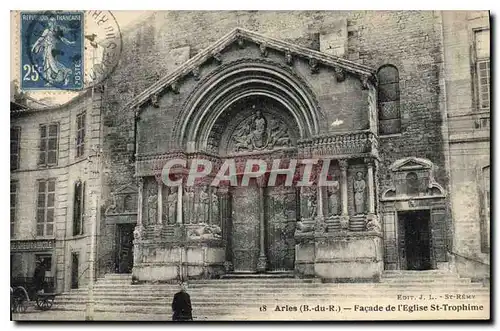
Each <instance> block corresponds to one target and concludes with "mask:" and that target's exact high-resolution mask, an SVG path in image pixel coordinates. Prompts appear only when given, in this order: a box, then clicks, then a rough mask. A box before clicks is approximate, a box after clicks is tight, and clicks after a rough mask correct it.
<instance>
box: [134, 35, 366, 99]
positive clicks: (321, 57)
mask: <svg viewBox="0 0 500 331" xmlns="http://www.w3.org/2000/svg"><path fill="white" fill-rule="evenodd" d="M235 42H238V43H244V42H253V43H256V44H258V45H259V48H260V49H261V52H266V50H267V49H274V50H277V51H281V52H283V53H284V54H286V55H287V56H288V55H290V56H292V57H301V58H305V59H308V60H309V61H310V62H313V63H314V65H319V64H321V65H324V66H329V67H333V68H334V69H335V71H336V72H339V73H340V72H343V71H345V72H349V73H352V74H355V75H358V76H360V77H362V81H363V82H366V81H372V82H376V76H375V70H374V69H372V68H370V67H368V66H365V65H362V64H359V63H356V62H352V61H349V60H346V59H343V58H340V57H337V56H334V55H330V54H325V53H322V52H319V51H315V50H312V49H309V48H306V47H302V46H298V45H295V44H292V43H288V42H285V41H282V40H278V39H274V38H269V37H266V36H263V35H261V34H258V33H255V32H252V31H248V30H245V29H241V28H236V29H234V30H233V31H231V32H230V33H228V34H227V35H225V36H224V37H222V38H220V39H219V40H218V41H216V42H215V43H213V44H212V45H211V46H210V47H208V48H206V49H204V50H203V51H201V52H200V53H198V54H197V55H195V56H194V57H192V58H191V59H189V60H188V61H186V62H185V63H184V64H182V65H180V66H179V67H178V68H177V69H176V70H174V71H173V72H172V73H170V74H168V75H166V76H164V77H162V78H160V79H159V80H158V81H157V82H156V83H154V84H153V85H152V86H150V87H149V88H147V89H146V90H144V91H143V92H142V93H141V94H139V95H138V96H137V97H135V98H134V99H133V100H131V101H130V102H129V103H128V104H127V105H125V108H126V109H129V108H137V107H140V106H142V105H143V104H144V103H146V102H147V101H148V100H150V99H151V98H152V97H154V96H155V95H157V94H159V93H160V92H161V91H163V90H164V89H166V88H168V87H170V89H171V90H172V91H174V92H175V93H178V84H177V82H178V80H179V79H180V78H181V77H183V76H186V75H192V76H194V77H195V78H197V75H199V72H198V68H199V66H200V65H202V64H203V63H205V62H206V61H209V60H212V59H215V60H216V61H221V59H220V53H221V52H222V51H223V50H224V49H225V48H227V47H229V46H230V45H232V44H233V43H235Z"/></svg>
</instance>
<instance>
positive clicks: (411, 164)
mask: <svg viewBox="0 0 500 331" xmlns="http://www.w3.org/2000/svg"><path fill="white" fill-rule="evenodd" d="M432 167H433V163H432V162H431V161H429V160H427V159H423V158H418V157H413V156H411V157H407V158H404V159H400V160H397V161H395V162H394V163H393V164H391V166H390V167H389V169H390V170H392V171H406V170H419V169H432Z"/></svg>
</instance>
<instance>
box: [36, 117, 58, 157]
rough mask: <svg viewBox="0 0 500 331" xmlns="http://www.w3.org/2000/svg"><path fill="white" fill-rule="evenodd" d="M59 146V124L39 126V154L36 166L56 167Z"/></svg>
mask: <svg viewBox="0 0 500 331" xmlns="http://www.w3.org/2000/svg"><path fill="white" fill-rule="evenodd" d="M58 145H59V124H58V123H54V124H42V125H40V152H39V159H38V164H39V165H40V166H54V165H57V154H58Z"/></svg>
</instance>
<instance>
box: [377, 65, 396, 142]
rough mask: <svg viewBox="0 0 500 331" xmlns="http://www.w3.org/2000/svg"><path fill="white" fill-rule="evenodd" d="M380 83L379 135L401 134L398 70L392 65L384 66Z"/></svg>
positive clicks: (379, 76) (381, 69) (381, 70)
mask: <svg viewBox="0 0 500 331" xmlns="http://www.w3.org/2000/svg"><path fill="white" fill-rule="evenodd" d="M378 81H379V86H378V118H379V134H380V135H387V134H395V133H400V132H401V114H400V110H399V72H398V69H397V68H396V67H394V66H392V65H385V66H383V67H382V68H380V69H379V71H378Z"/></svg>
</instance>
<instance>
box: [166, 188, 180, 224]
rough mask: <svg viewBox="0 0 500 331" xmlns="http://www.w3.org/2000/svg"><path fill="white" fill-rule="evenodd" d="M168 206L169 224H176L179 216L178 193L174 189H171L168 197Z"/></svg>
mask: <svg viewBox="0 0 500 331" xmlns="http://www.w3.org/2000/svg"><path fill="white" fill-rule="evenodd" d="M167 206H168V210H167V211H166V212H167V215H168V219H167V222H168V224H175V221H176V215H177V192H176V190H175V189H174V188H173V187H170V188H169V195H168V197H167Z"/></svg>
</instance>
